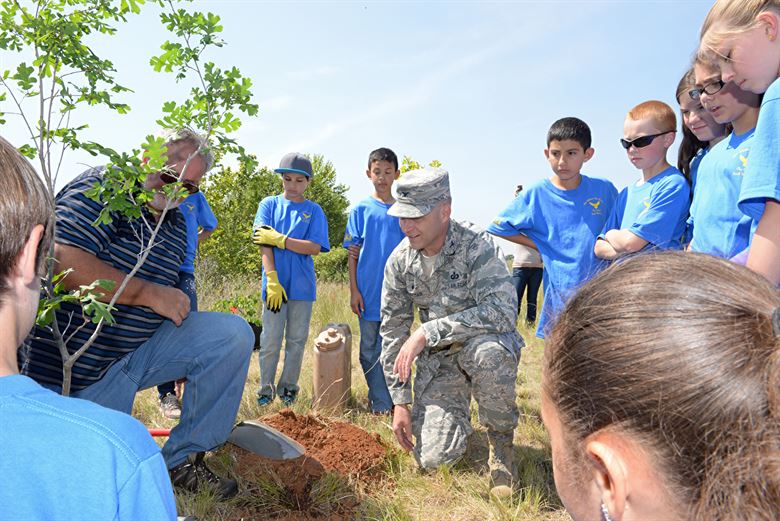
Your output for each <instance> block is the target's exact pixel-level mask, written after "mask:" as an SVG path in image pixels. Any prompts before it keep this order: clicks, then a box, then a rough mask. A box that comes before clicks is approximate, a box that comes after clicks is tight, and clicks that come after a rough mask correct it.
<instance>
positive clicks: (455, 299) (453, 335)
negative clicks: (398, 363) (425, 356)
mask: <svg viewBox="0 0 780 521" xmlns="http://www.w3.org/2000/svg"><path fill="white" fill-rule="evenodd" d="M421 257H422V254H421V253H420V252H419V251H417V250H414V249H412V248H411V246H410V245H409V240H408V239H404V240H403V241H402V242H401V244H399V245H398V247H397V248H396V249H395V250H394V251H393V253H392V254H391V255H390V258H389V259H388V260H387V264H386V265H385V278H384V284H383V286H382V310H381V317H382V325H381V328H380V333H381V335H382V356H381V362H382V366H383V368H384V372H385V379H386V380H387V384H388V388H389V390H390V395H391V396H392V398H393V403H396V404H402V403H411V402H412V391H411V384H410V382H409V381H407V382H406V383H405V384H402V383H401V382H400V381H399V380H398V377H397V376H396V375H395V374H393V365H394V363H395V359H396V357H397V356H398V352H399V351H400V350H401V347H402V346H403V344H404V342H405V341H406V339H407V338H409V335H410V334H411V327H412V322H413V321H414V307H415V306H416V307H417V309H418V311H419V313H420V322H421V326H420V327H422V329H423V332H424V333H425V340H426V349H431V350H434V351H439V350H442V349H446V348H450V349H454V348H457V349H459V348H460V347H461V346H462V344H463V342H465V341H467V340H469V339H471V338H473V337H475V336H479V335H485V334H502V333H504V335H502V337H504V338H506V339H509V342H510V343H511V344H512V345H507V346H505V347H507V348H508V349H510V350H513V351H514V352H518V351H519V350H520V347H521V346H522V339H521V338H520V336H519V334H518V333H517V329H516V322H517V293H516V291H515V288H514V286H513V285H512V279H511V276H510V273H509V268H508V267H507V264H506V260H505V259H504V256H503V254H502V253H501V250H500V249H499V248H498V247H497V246H496V245H495V243H494V242H493V239H492V237H491V236H490V235H489V234H488V233H487V232H485V231H484V230H481V229H479V228H477V227H476V226H474V225H473V224H471V223H466V222H463V223H460V222H457V221H454V220H451V221H450V227H449V230H448V232H447V238H446V240H445V242H444V247H443V248H442V250H441V252H439V255H438V256H437V257H436V262H435V264H434V269H433V273H432V274H431V276H430V278H429V277H426V276H425V274H424V272H423V266H422V260H421ZM506 333H511V334H510V335H506Z"/></svg>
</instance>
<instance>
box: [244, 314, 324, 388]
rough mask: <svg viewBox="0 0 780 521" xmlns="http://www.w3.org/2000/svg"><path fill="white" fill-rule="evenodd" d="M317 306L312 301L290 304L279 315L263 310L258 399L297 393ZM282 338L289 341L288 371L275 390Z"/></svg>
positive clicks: (285, 363)
mask: <svg viewBox="0 0 780 521" xmlns="http://www.w3.org/2000/svg"><path fill="white" fill-rule="evenodd" d="M313 304H314V303H313V302H311V301H309V300H289V301H287V303H286V304H282V309H280V310H279V312H278V313H274V312H272V311H269V310H268V308H264V309H263V332H262V334H261V335H260V356H259V358H260V389H258V390H257V395H258V396H270V397H273V396H274V392H275V391H278V394H280V395H281V394H284V392H285V391H292V392H295V393H297V392H298V391H299V390H300V387H299V386H298V377H299V376H300V375H301V364H302V362H303V352H304V349H306V340H307V339H308V338H309V322H310V321H311V309H312V305H313ZM282 337H284V338H285V339H286V344H285V347H284V368H283V369H282V376H281V377H280V378H279V384H278V385H276V386H274V379H275V377H276V367H277V366H278V365H279V354H280V353H281V351H282Z"/></svg>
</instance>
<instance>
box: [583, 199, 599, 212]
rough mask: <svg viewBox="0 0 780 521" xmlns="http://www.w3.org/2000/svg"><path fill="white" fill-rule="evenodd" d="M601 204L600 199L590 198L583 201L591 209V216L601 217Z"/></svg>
mask: <svg viewBox="0 0 780 521" xmlns="http://www.w3.org/2000/svg"><path fill="white" fill-rule="evenodd" d="M601 203H602V201H601V198H600V197H591V198H590V199H588V200H587V201H585V204H587V205H588V206H590V207H591V211H592V213H591V215H601Z"/></svg>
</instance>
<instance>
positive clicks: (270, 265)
mask: <svg viewBox="0 0 780 521" xmlns="http://www.w3.org/2000/svg"><path fill="white" fill-rule="evenodd" d="M260 257H261V259H262V261H263V269H264V270H265V272H266V273H269V272H271V271H276V259H274V248H273V246H261V247H260Z"/></svg>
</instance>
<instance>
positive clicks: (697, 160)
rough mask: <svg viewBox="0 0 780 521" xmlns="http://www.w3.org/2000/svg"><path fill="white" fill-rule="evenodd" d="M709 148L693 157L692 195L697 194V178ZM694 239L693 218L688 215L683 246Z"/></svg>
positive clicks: (702, 149) (701, 149) (703, 149)
mask: <svg viewBox="0 0 780 521" xmlns="http://www.w3.org/2000/svg"><path fill="white" fill-rule="evenodd" d="M709 151H710V149H709V148H700V149H699V151H698V152H696V155H695V156H693V159H692V160H691V172H690V174H691V175H690V177H691V180H690V181H691V193H695V192H696V177H697V176H698V174H699V165H701V161H702V159H704V156H706V155H707V152H709ZM692 238H693V218H692V217H691V216H690V214H689V215H688V220H687V221H686V222H685V236H684V238H683V244H687V243H689V242H691V239H692Z"/></svg>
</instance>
